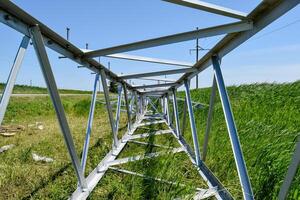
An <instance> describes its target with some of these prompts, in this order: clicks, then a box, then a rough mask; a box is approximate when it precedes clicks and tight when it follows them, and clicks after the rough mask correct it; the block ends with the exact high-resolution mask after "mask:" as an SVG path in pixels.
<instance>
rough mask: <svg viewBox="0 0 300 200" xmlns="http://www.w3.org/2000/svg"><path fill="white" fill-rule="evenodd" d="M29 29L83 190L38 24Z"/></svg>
mask: <svg viewBox="0 0 300 200" xmlns="http://www.w3.org/2000/svg"><path fill="white" fill-rule="evenodd" d="M29 31H30V33H31V39H32V43H33V46H34V49H35V52H36V54H37V58H38V61H39V63H40V67H41V70H42V73H43V76H44V78H45V82H46V84H47V88H48V92H49V94H50V97H51V100H52V103H53V106H54V108H55V111H56V117H57V119H58V122H59V125H60V128H61V131H62V134H63V136H64V140H65V144H66V146H67V149H68V151H69V155H70V157H71V160H72V164H73V167H74V169H75V172H76V175H77V178H78V181H79V185H80V187H81V188H82V189H83V190H85V189H86V188H87V184H86V180H85V178H84V174H83V170H82V168H81V165H80V162H79V158H78V156H77V153H76V149H75V145H74V142H73V139H72V135H71V131H70V128H69V125H68V121H67V118H66V115H65V111H64V107H63V105H62V102H61V99H60V97H59V93H58V90H57V86H56V83H55V79H54V75H53V72H52V69H51V65H50V62H49V59H48V55H47V52H46V49H45V46H44V41H43V37H42V34H41V32H40V29H39V26H38V25H36V26H34V27H32V28H30V29H29Z"/></svg>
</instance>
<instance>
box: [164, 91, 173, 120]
mask: <svg viewBox="0 0 300 200" xmlns="http://www.w3.org/2000/svg"><path fill="white" fill-rule="evenodd" d="M165 102H166V114H167V122H168V124H170V125H171V124H172V123H171V113H170V106H169V104H170V98H169V94H166V97H165Z"/></svg>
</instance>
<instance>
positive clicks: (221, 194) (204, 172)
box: [165, 120, 233, 200]
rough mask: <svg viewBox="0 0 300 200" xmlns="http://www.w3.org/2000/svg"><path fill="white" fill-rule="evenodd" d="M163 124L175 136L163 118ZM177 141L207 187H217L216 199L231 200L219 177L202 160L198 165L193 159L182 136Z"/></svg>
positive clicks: (193, 156) (193, 155)
mask: <svg viewBox="0 0 300 200" xmlns="http://www.w3.org/2000/svg"><path fill="white" fill-rule="evenodd" d="M165 124H166V125H167V126H168V127H169V130H170V131H171V133H172V134H173V135H174V137H176V133H175V132H174V130H173V129H172V127H170V126H169V125H168V124H167V121H166V120H165ZM177 141H178V143H179V144H180V146H181V147H182V148H183V149H184V151H185V153H186V154H187V155H188V157H189V159H190V160H191V162H192V164H193V165H194V166H195V167H196V169H197V171H198V173H199V174H200V176H201V177H202V178H203V180H204V181H205V182H206V183H207V184H208V186H209V188H217V192H218V193H217V194H216V196H215V197H216V198H217V199H223V200H224V199H226V200H227V199H228V200H233V197H232V195H231V194H230V193H229V192H228V191H227V190H226V188H225V187H224V186H223V185H222V183H221V182H220V181H219V179H218V178H217V177H216V176H215V175H214V174H213V173H212V172H211V171H210V170H209V168H208V167H207V166H206V165H205V163H204V162H201V164H200V165H199V166H198V165H197V161H196V159H195V154H194V153H193V150H192V149H191V147H190V146H189V145H188V143H187V142H186V141H185V139H184V137H179V138H177Z"/></svg>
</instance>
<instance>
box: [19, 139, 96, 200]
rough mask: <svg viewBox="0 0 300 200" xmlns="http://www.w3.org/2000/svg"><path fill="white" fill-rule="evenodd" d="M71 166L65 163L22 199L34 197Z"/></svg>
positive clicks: (93, 147)
mask: <svg viewBox="0 0 300 200" xmlns="http://www.w3.org/2000/svg"><path fill="white" fill-rule="evenodd" d="M101 141H102V138H99V139H98V140H97V142H96V143H95V145H94V146H92V147H91V148H90V151H92V150H93V149H95V148H97V147H99V146H100V144H101ZM81 156H82V152H81V153H80V157H81ZM71 167H72V163H68V164H66V165H64V166H63V167H61V168H60V169H58V170H57V171H56V172H55V173H53V174H52V175H51V176H50V177H49V178H48V179H46V180H42V181H41V183H40V185H39V186H37V187H36V188H35V189H34V190H33V191H32V192H31V193H30V194H28V195H27V196H25V197H23V198H22V200H29V199H32V197H34V195H35V194H37V193H38V192H39V191H40V190H41V189H44V188H46V187H47V186H48V185H49V184H50V183H51V182H54V181H55V180H56V179H57V178H58V177H60V176H62V175H63V174H64V172H65V171H67V170H68V169H69V168H71Z"/></svg>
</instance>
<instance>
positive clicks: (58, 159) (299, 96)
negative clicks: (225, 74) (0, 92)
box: [0, 82, 300, 199]
mask: <svg viewBox="0 0 300 200" xmlns="http://www.w3.org/2000/svg"><path fill="white" fill-rule="evenodd" d="M228 90H229V96H230V100H231V104H232V110H233V113H234V116H235V119H236V125H237V128H238V132H239V137H240V141H241V145H242V148H243V152H244V157H245V160H246V164H247V167H248V172H249V176H250V179H251V183H252V186H253V191H254V194H255V197H256V199H276V198H277V194H278V192H279V188H280V185H281V183H282V181H283V178H284V176H285V173H286V170H287V167H288V165H289V163H290V160H291V156H292V153H293V151H294V148H295V144H296V141H297V139H299V135H300V126H299V124H300V123H299V122H300V82H295V83H292V84H253V85H242V86H233V87H229V88H228ZM21 93H23V92H21ZM32 93H36V92H32ZM191 95H192V99H193V101H199V102H202V103H204V104H208V102H209V95H210V89H200V90H192V91H191ZM178 96H179V97H184V93H183V92H179V94H178ZM62 102H63V105H64V108H65V111H66V114H67V118H68V121H69V125H70V129H71V132H72V135H73V138H74V143H75V146H76V150H77V153H78V155H80V154H81V151H82V147H83V141H84V137H85V129H86V123H87V116H88V110H89V103H90V96H84V95H83V96H68V97H66V96H62ZM182 105H183V102H179V109H180V110H182ZM207 112H208V108H207V107H204V109H197V110H195V118H196V123H197V130H198V135H199V144H200V146H201V147H202V144H203V135H204V130H205V122H206V117H207ZM181 115H182V114H181ZM181 117H182V116H181ZM213 118H214V121H213V125H212V130H211V135H210V140H209V149H208V156H207V161H206V164H207V165H208V166H209V167H210V169H211V170H212V171H213V172H214V173H215V174H216V175H217V176H218V178H219V179H220V180H221V182H222V183H224V185H225V186H226V187H227V188H228V189H229V191H230V192H231V193H232V194H233V195H234V197H235V198H236V199H241V197H242V194H241V190H240V186H239V180H238V176H237V172H236V170H235V162H234V159H233V156H232V150H231V147H230V142H229V137H228V133H227V129H226V125H225V121H224V116H223V111H222V107H221V104H220V101H219V99H218V98H217V100H216V105H215V110H214V117H213ZM35 122H42V123H43V125H44V126H45V128H44V130H37V129H34V128H32V127H29V126H28V125H30V124H34V123H35ZM4 124H6V125H8V124H21V125H24V126H25V127H26V130H25V131H24V132H22V133H20V134H17V135H16V136H14V137H1V136H0V137H1V140H0V146H3V145H7V144H15V145H16V146H15V147H14V148H13V149H11V150H9V151H7V152H4V153H1V154H0V190H1V193H0V199H67V198H68V196H69V195H70V194H71V193H72V192H73V191H74V189H75V188H76V182H77V181H76V177H75V174H74V170H73V168H72V165H71V163H70V158H69V156H68V153H67V151H66V148H65V144H64V142H63V137H62V135H61V132H60V129H59V127H58V124H57V120H56V117H55V112H54V111H53V107H52V104H51V101H50V99H49V97H46V96H45V97H12V99H11V102H10V104H9V106H8V110H7V113H6V116H5V120H4ZM125 124H126V114H125V113H122V115H121V124H120V127H121V130H120V131H119V137H120V136H121V135H122V134H124V132H125V131H126V126H125ZM165 128H166V127H165V126H164V125H161V124H159V125H152V126H149V127H147V128H146V129H144V128H139V129H138V130H137V133H145V132H151V131H154V130H157V129H165ZM184 137H185V138H186V140H187V141H188V143H189V144H190V145H191V146H193V145H192V138H191V134H190V129H189V124H188V127H187V129H186V131H185V134H184ZM139 141H142V142H149V143H154V144H160V145H164V146H167V147H178V144H177V143H176V141H175V140H174V139H173V138H172V137H170V136H166V135H164V136H152V137H149V138H146V139H140V140H139ZM111 145H112V133H111V130H110V126H109V123H108V117H107V113H106V109H105V107H104V106H103V105H101V104H97V106H96V112H95V118H94V125H93V130H92V137H91V143H90V149H89V156H88V160H87V168H86V171H87V172H86V174H88V172H89V171H91V170H92V169H94V168H95V166H96V165H97V164H98V163H99V162H100V161H101V159H102V158H103V157H104V156H105V154H106V153H107V152H108V151H109V150H110V149H111ZM156 151H165V149H164V148H161V147H153V146H151V145H137V144H134V143H129V144H128V145H127V146H126V147H125V150H124V151H123V152H122V153H121V154H120V156H119V158H121V157H126V156H132V155H136V153H139V154H146V153H151V152H156ZM33 152H34V153H37V154H40V155H44V156H48V157H51V158H53V159H54V160H55V161H54V162H53V163H47V164H45V163H37V162H34V161H33V160H32V156H31V154H32V153H33ZM134 152H135V153H134ZM117 167H119V168H122V169H126V170H130V171H134V172H138V173H142V174H146V175H147V176H153V177H159V178H163V179H167V180H170V181H174V182H180V183H184V184H185V187H181V186H179V185H170V184H162V183H159V182H157V181H154V180H152V179H142V178H140V177H137V176H132V175H125V174H121V173H119V172H115V171H113V170H109V171H108V173H107V174H106V175H105V176H104V178H103V180H102V181H101V182H100V183H99V184H98V185H97V187H96V188H95V190H94V191H93V192H92V194H91V197H90V199H173V198H175V197H182V198H187V199H188V198H189V197H190V196H189V195H191V194H193V191H194V190H195V187H205V185H204V183H203V181H202V180H201V178H200V176H199V175H198V173H197V171H196V170H195V168H194V167H193V166H192V165H191V163H190V161H189V159H188V158H187V156H186V155H185V154H184V153H178V154H175V155H171V154H170V155H167V156H163V157H159V158H155V159H150V160H143V161H139V162H132V163H127V164H124V165H121V166H117ZM299 171H300V170H299ZM299 171H298V174H297V176H296V178H295V180H294V182H293V186H292V188H291V192H290V194H289V199H300V194H299V185H300V172H299Z"/></svg>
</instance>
